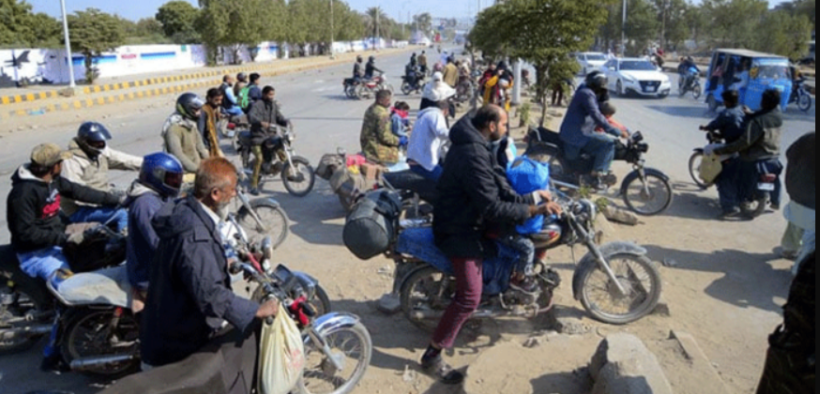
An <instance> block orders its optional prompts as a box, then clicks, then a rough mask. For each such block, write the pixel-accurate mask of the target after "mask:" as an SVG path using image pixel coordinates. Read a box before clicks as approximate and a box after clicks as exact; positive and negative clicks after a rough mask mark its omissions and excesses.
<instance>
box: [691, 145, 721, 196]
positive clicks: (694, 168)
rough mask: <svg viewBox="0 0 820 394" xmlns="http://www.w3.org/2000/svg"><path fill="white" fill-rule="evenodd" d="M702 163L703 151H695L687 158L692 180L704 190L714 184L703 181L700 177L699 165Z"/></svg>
mask: <svg viewBox="0 0 820 394" xmlns="http://www.w3.org/2000/svg"><path fill="white" fill-rule="evenodd" d="M701 163H703V153H702V152H695V153H693V154H692V157H690V158H689V176H691V177H692V181H694V182H695V184H696V185H698V187H699V188H701V189H702V190H706V189H708V188H710V187H712V186H714V185H715V182H708V183H707V182H704V181H703V179H700V166H701Z"/></svg>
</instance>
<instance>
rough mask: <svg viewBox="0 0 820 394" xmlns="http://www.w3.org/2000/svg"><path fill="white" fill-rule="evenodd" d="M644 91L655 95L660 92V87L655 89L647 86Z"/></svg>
mask: <svg viewBox="0 0 820 394" xmlns="http://www.w3.org/2000/svg"><path fill="white" fill-rule="evenodd" d="M644 90H645V91H646V92H647V93H655V92H657V91H658V87H657V86H655V87H651V86H647V87H646V88H644Z"/></svg>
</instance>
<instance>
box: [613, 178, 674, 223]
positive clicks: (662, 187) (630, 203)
mask: <svg viewBox="0 0 820 394" xmlns="http://www.w3.org/2000/svg"><path fill="white" fill-rule="evenodd" d="M622 190H623V198H624V203H625V204H626V206H627V207H629V209H631V210H633V211H634V212H635V213H637V214H639V215H643V216H654V215H657V214H659V213H661V212H663V211H665V210H666V209H667V208H669V206H670V205H672V196H673V193H672V186H671V185H670V184H669V181H667V180H666V179H665V178H663V177H661V176H659V175H657V174H653V173H650V172H647V173H646V175H645V176H644V177H641V176H640V174H639V173H638V172H637V171H635V172H633V173H631V174H629V175H627V177H626V179H624V186H623V188H622Z"/></svg>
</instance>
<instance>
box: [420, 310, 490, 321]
mask: <svg viewBox="0 0 820 394" xmlns="http://www.w3.org/2000/svg"><path fill="white" fill-rule="evenodd" d="M442 316H444V311H413V312H411V313H410V317H411V318H412V319H413V320H436V319H441V318H442ZM499 316H501V315H500V314H498V313H495V312H492V311H489V310H477V311H475V313H473V315H472V316H470V319H492V318H494V317H499Z"/></svg>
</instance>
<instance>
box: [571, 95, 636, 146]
mask: <svg viewBox="0 0 820 394" xmlns="http://www.w3.org/2000/svg"><path fill="white" fill-rule="evenodd" d="M598 127H601V128H603V129H604V131H605V132H607V133H609V134H612V135H614V136H616V137H620V136H621V131H620V130H618V129H616V128H615V127H613V126H612V125H610V124H609V121H607V120H606V117H604V115H603V114H601V110H600V108H599V107H598V97H597V96H596V95H595V92H593V91H592V89H590V88H588V87H586V86H581V87H580V88H578V91H577V92H576V93H575V96H574V97H573V98H572V102H571V103H570V104H569V108H567V114H566V116H564V122H563V123H562V124H561V135H560V137H561V141H563V142H564V143H565V144H568V145H572V146H574V147H577V148H582V147H584V146H585V145H586V144H587V142H589V139H590V137H589V136H591V135H592V133H594V132H595V129H596V128H598Z"/></svg>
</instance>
